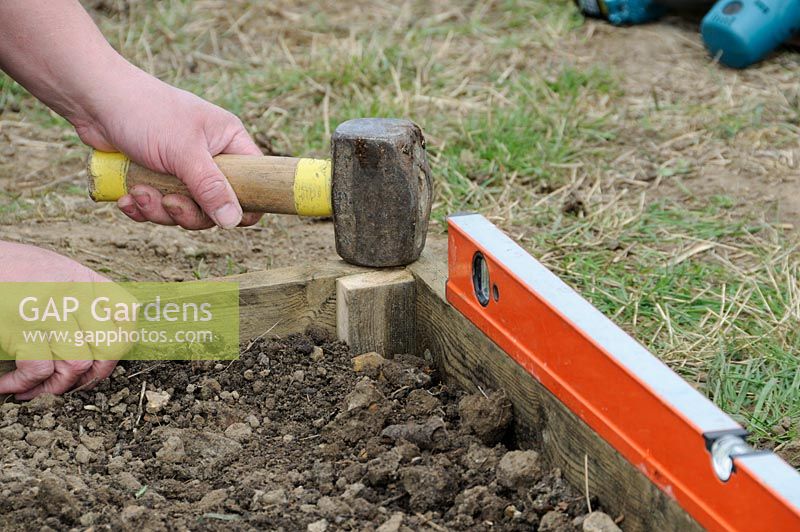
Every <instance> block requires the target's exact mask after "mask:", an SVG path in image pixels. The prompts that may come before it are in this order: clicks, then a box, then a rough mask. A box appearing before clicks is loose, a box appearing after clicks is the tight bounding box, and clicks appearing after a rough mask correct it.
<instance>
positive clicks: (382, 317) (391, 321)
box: [336, 270, 416, 356]
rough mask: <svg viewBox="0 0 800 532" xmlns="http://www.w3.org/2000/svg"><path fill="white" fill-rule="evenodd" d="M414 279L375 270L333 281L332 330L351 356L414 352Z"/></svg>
mask: <svg viewBox="0 0 800 532" xmlns="http://www.w3.org/2000/svg"><path fill="white" fill-rule="evenodd" d="M414 297H415V281H414V276H413V275H411V273H409V272H408V271H406V270H378V271H372V272H367V273H361V274H357V275H350V276H347V277H340V278H339V279H337V281H336V316H337V320H336V330H337V334H338V336H339V339H340V340H342V341H343V342H346V343H347V345H349V346H350V350H351V352H353V353H354V354H361V353H367V352H370V351H376V352H378V353H380V354H381V355H384V356H391V355H396V354H398V353H411V352H412V351H413V349H414V335H415V333H414V309H415V306H416V303H415V301H414Z"/></svg>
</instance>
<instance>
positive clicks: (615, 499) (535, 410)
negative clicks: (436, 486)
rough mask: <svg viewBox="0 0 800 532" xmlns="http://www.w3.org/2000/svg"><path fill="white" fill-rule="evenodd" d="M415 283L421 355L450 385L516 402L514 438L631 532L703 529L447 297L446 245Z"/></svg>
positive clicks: (424, 262) (427, 258) (431, 249)
mask: <svg viewBox="0 0 800 532" xmlns="http://www.w3.org/2000/svg"><path fill="white" fill-rule="evenodd" d="M409 270H410V271H411V272H412V273H413V274H414V277H415V278H416V279H417V310H416V316H417V326H416V331H417V342H416V353H417V354H418V356H426V358H431V357H432V358H433V360H435V361H436V363H437V364H438V366H439V369H440V371H441V372H442V374H443V375H444V376H445V380H447V381H449V382H450V383H453V384H457V385H459V386H461V387H463V388H465V389H467V390H473V391H474V390H477V389H478V387H480V388H481V389H483V390H487V389H503V390H505V391H506V393H507V394H508V396H509V398H510V399H511V402H512V403H513V404H514V414H515V428H514V431H515V438H516V440H517V442H518V444H519V445H520V446H522V447H526V446H531V445H536V446H537V447H539V448H540V449H541V450H542V455H543V456H544V458H545V459H546V461H547V462H548V463H549V465H550V466H551V467H558V468H560V469H561V470H562V472H563V473H564V477H565V478H566V479H567V480H568V481H569V482H570V483H571V484H572V485H573V486H574V487H575V488H576V489H577V490H579V491H580V492H581V493H582V492H583V491H584V482H585V474H584V460H585V459H586V460H588V478H589V492H590V494H591V495H593V496H597V497H598V499H599V501H600V504H601V505H602V506H603V508H604V509H605V510H606V511H607V512H608V513H609V514H611V515H613V516H619V515H622V516H624V521H623V524H622V526H623V528H624V529H626V530H701V527H700V526H699V525H698V524H697V523H696V522H695V521H694V520H693V519H692V518H691V517H690V516H689V515H688V514H687V513H686V512H685V511H684V510H683V509H682V508H681V507H680V506H679V505H678V504H677V502H675V500H674V499H672V498H670V497H669V496H667V495H666V494H665V493H664V492H662V491H661V490H660V489H658V488H657V487H656V486H655V485H654V484H652V483H651V482H650V480H649V479H648V478H647V477H646V476H645V475H644V474H643V473H641V472H640V471H639V470H638V469H637V468H636V467H635V466H634V465H632V464H631V463H630V462H628V461H627V460H626V459H625V458H623V457H622V456H621V455H620V454H619V453H618V452H617V451H616V450H615V449H614V448H613V447H611V445H609V444H608V443H606V442H605V440H603V439H602V438H600V437H599V436H598V435H597V434H596V433H595V432H594V431H593V430H592V429H591V428H590V427H589V426H588V425H586V424H585V423H584V422H583V421H581V420H580V419H579V418H578V417H577V416H575V415H574V414H573V413H572V412H571V411H570V410H569V409H567V408H566V407H565V406H564V405H563V404H562V403H561V402H560V401H559V400H558V399H557V398H556V397H555V396H554V395H553V394H551V393H550V392H549V391H548V390H547V389H546V388H545V387H544V386H542V385H541V384H540V383H539V382H538V381H537V380H536V379H535V378H533V377H532V376H531V375H530V374H528V373H527V372H526V371H525V370H524V369H523V368H522V367H521V366H519V365H518V364H517V363H516V362H515V361H514V360H513V359H512V358H511V357H509V356H508V355H507V354H506V353H505V352H504V351H503V350H501V349H500V348H499V347H498V346H497V345H496V344H495V343H494V342H492V341H491V340H490V339H489V338H488V337H486V336H485V335H484V334H483V333H482V332H481V331H480V330H479V329H478V328H477V327H476V326H475V325H473V324H472V323H471V322H470V321H469V320H467V318H465V317H464V316H463V315H462V314H461V313H460V312H458V311H457V310H455V309H454V308H453V307H451V306H450V305H449V304H448V303H447V301H446V299H445V283H446V280H447V252H446V242H444V243H443V242H431V243H429V245H428V249H427V250H426V252H425V253H424V254H423V256H422V258H421V259H420V260H419V261H418V262H416V263H415V264H413V265H411V266H410V267H409Z"/></svg>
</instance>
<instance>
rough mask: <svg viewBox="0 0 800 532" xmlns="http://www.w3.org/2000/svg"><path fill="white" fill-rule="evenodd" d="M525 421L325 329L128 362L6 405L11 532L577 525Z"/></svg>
mask: <svg viewBox="0 0 800 532" xmlns="http://www.w3.org/2000/svg"><path fill="white" fill-rule="evenodd" d="M356 369H358V371H356ZM511 423H513V412H512V408H511V405H510V403H509V401H508V400H507V399H506V398H505V396H504V395H503V394H502V393H499V392H487V393H486V394H477V395H467V394H465V393H463V392H462V391H459V390H456V389H453V388H450V387H448V386H446V385H445V384H443V383H442V382H440V380H439V378H438V376H437V374H436V372H435V371H434V370H432V369H431V368H430V367H429V366H428V364H427V363H426V362H425V361H424V360H421V359H418V358H415V357H411V356H406V355H398V356H396V357H395V358H394V359H392V360H385V359H383V358H381V357H379V356H378V355H374V354H373V355H368V356H366V357H365V356H361V357H359V358H358V359H356V363H354V362H353V361H352V360H351V356H350V354H349V353H348V350H347V348H346V346H344V345H343V344H341V343H338V342H335V341H333V340H332V338H331V336H329V335H328V334H327V333H326V332H324V331H321V330H309V331H308V332H307V333H306V334H303V335H293V336H289V337H287V338H285V339H278V338H273V339H260V340H257V341H255V342H253V343H252V344H251V345H249V346H247V348H246V349H244V350H243V353H242V356H241V358H240V360H238V361H234V362H226V363H225V364H220V363H216V362H208V361H203V362H160V363H153V362H152V361H150V362H124V363H122V364H121V365H120V366H119V367H118V368H117V369H116V370H115V373H114V375H113V376H112V378H111V379H109V380H107V381H105V382H103V383H101V384H100V385H99V386H98V387H97V388H96V389H94V390H91V391H88V390H80V391H76V392H73V393H70V394H67V395H66V396H63V397H55V396H51V395H45V396H41V397H39V398H37V399H35V400H33V401H30V402H28V403H14V402H6V403H5V404H3V405H2V406H1V407H0V440H2V443H1V444H0V462H1V463H2V468H1V469H0V490H1V492H0V529H3V530H22V529H31V528H35V529H42V530H48V529H49V530H53V529H54V530H66V529H70V528H92V529H94V530H100V529H109V528H111V529H128V530H133V529H138V530H164V529H171V530H172V529H174V530H185V529H201V530H223V529H224V530H230V529H234V530H247V529H273V530H306V529H308V530H314V531H320V530H325V529H337V530H338V529H346V530H347V529H349V530H376V529H377V530H381V531H384V532H386V531H391V530H395V531H396V530H410V529H411V530H418V529H435V530H442V529H444V528H447V529H455V530H467V529H469V530H481V529H489V528H492V529H494V530H532V529H536V528H537V527H538V528H539V529H540V530H573V529H577V528H578V527H579V526H580V525H581V523H582V521H583V520H584V519H585V515H584V514H585V512H586V510H585V508H586V501H585V499H584V497H583V496H582V495H581V494H579V493H576V492H575V491H573V490H571V489H570V488H569V487H568V486H567V484H566V482H565V481H564V480H563V479H562V478H561V475H560V473H559V471H558V470H553V471H548V470H547V469H546V468H545V467H544V465H543V464H542V461H541V460H540V458H539V455H538V454H537V453H536V451H534V450H524V451H523V450H513V445H512V442H511V441H510V440H509V434H510V431H509V430H508V429H509V425H510V424H511ZM593 506H596V504H594V505H593ZM594 517H597V516H596V515H595V516H593V518H594ZM602 517H603V518H604V519H606V520H607V521H608V519H607V518H606V516H602ZM587 524H588V523H587Z"/></svg>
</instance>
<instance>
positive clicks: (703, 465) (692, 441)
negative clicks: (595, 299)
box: [447, 213, 800, 529]
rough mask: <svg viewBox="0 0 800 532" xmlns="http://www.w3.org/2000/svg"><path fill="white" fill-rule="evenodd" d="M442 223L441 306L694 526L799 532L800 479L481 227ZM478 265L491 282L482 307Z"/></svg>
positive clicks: (478, 221) (520, 252)
mask: <svg viewBox="0 0 800 532" xmlns="http://www.w3.org/2000/svg"><path fill="white" fill-rule="evenodd" d="M448 225H449V243H448V273H449V275H448V281H447V299H448V301H449V302H450V303H451V304H452V305H453V306H454V307H456V308H457V309H458V310H459V311H461V312H462V313H463V314H464V315H465V316H466V317H467V318H469V319H470V321H472V322H473V323H474V324H475V325H477V326H478V327H479V328H480V329H481V330H482V331H483V332H484V333H485V334H487V336H489V337H490V338H491V339H492V340H493V341H494V342H495V343H497V344H498V345H499V346H500V347H501V348H503V350H504V351H506V352H507V353H508V354H509V355H511V356H512V358H514V359H515V360H516V361H517V362H518V363H519V364H520V365H521V366H523V367H524V368H525V369H526V370H527V371H528V372H529V373H530V374H531V375H533V376H534V377H535V378H536V379H537V380H539V381H540V382H541V383H542V384H543V385H545V387H547V388H548V389H549V390H550V391H551V392H552V393H553V394H554V395H556V396H557V397H558V398H559V399H560V400H561V401H562V402H564V403H565V405H566V406H568V407H569V408H570V409H571V410H573V412H575V413H576V414H577V415H578V416H579V417H581V419H583V420H584V421H585V422H586V423H587V424H589V426H591V427H592V428H593V429H594V430H595V431H596V432H598V434H599V435H600V436H602V437H603V438H604V439H605V440H606V441H608V442H609V443H610V444H612V445H613V446H614V447H615V448H616V449H617V450H618V451H619V452H620V453H621V454H622V455H623V456H625V457H626V458H627V459H628V460H629V461H630V462H631V463H632V464H633V465H634V466H636V467H638V468H639V469H640V470H642V471H643V472H645V474H647V475H648V477H650V478H651V480H653V482H654V483H655V484H656V485H658V486H659V487H660V488H661V489H662V490H663V491H665V492H666V493H668V494H670V495H671V496H673V497H674V498H676V499H677V500H678V502H679V503H680V504H681V505H682V506H683V507H684V508H685V509H686V510H687V511H688V512H689V513H690V514H691V515H693V516H694V517H695V518H696V519H697V520H698V522H700V523H701V524H703V525H705V526H708V527H711V528H734V529H745V528H751V529H752V526H756V528H764V527H768V528H772V529H775V528H774V527H775V526H777V525H781V524H792V525H795V526H797V527H800V474H798V473H797V472H796V471H795V470H794V469H793V468H791V467H790V466H789V465H788V464H786V463H785V462H783V460H781V459H780V458H779V457H778V456H776V455H774V454H773V453H769V452H766V453H765V452H756V451H753V450H752V449H751V448H750V447H749V446H747V444H746V443H745V442H744V439H743V438H744V437H745V436H746V434H747V433H746V431H745V430H744V429H743V428H742V427H741V426H740V425H739V424H738V423H736V422H735V421H734V420H733V419H732V418H731V417H730V416H728V415H727V414H725V413H724V412H722V411H721V410H720V409H719V408H718V407H717V406H716V405H714V404H713V403H712V402H711V401H709V400H708V399H707V398H706V397H705V396H703V395H702V394H701V393H700V392H698V391H697V390H695V389H694V388H693V387H692V386H691V385H689V384H688V383H687V382H686V381H685V380H683V379H682V378H681V377H680V376H678V375H677V374H676V373H674V372H673V371H672V370H670V369H669V368H668V367H667V366H666V365H665V364H664V363H663V362H661V361H660V360H658V359H657V358H656V357H655V356H653V355H652V354H651V353H650V352H649V351H648V350H647V349H646V348H644V347H643V346H642V345H641V344H639V343H638V342H637V341H636V340H634V339H633V338H631V337H630V336H629V335H628V334H627V333H625V332H624V331H623V330H622V329H620V328H619V327H618V326H617V325H616V324H614V323H613V322H612V321H611V320H610V319H608V318H607V317H606V316H605V315H603V314H602V313H601V312H600V311H599V310H598V309H596V308H595V307H593V306H592V305H591V304H590V303H589V302H587V301H586V300H585V299H583V298H582V297H581V296H580V295H579V294H578V293H577V292H575V291H574V290H573V289H571V288H570V287H569V286H567V285H566V283H564V282H563V281H562V280H561V279H559V278H558V277H557V276H556V275H554V274H553V273H552V272H550V271H549V270H548V269H547V268H545V267H544V266H543V265H542V264H540V263H539V262H538V261H536V260H535V259H534V258H533V257H531V256H530V255H529V254H528V253H527V252H526V251H525V250H524V249H522V248H521V247H520V246H518V245H517V244H516V243H515V242H514V241H513V240H511V239H510V238H509V237H508V236H506V235H505V234H504V233H503V232H502V231H500V230H499V229H498V228H497V227H495V226H494V225H493V224H492V223H490V222H489V221H488V220H486V218H484V217H483V216H480V215H477V214H469V213H464V214H457V215H453V216H451V217H449V218H448ZM476 257H481V258H482V259H483V260H485V263H486V264H485V265H483V267H484V268H485V269H484V271H485V272H487V273H488V275H489V278H494V280H495V281H497V284H495V283H494V282H489V281H488V280H486V281H487V283H489V284H492V285H493V286H492V287H491V289H488V285H487V290H489V291H486V292H485V293H484V291H482V293H481V294H480V295H481V297H480V298H479V297H478V294H476V287H477V285H476V283H477V282H478V280H476V278H475V272H474V264H476ZM478 262H479V261H478ZM498 285H499V286H498ZM491 292H494V294H493V295H494V297H490V298H489V300H488V301H487V299H486V295H487V294H489V293H491ZM479 299H480V301H479ZM521 316H525V317H523V318H521ZM545 333H554V334H555V333H558V335H559V338H558V339H557V340H551V339H550V338H548V336H551V335H550V334H545ZM567 348H569V349H572V351H570V355H571V356H564V350H565V349H567ZM598 371H599V372H603V374H601V375H593V374H592V372H598ZM611 387H613V388H611ZM623 392H624V393H628V394H630V396H624V397H620V396H619V394H622V393H623ZM615 394H617V397H616V398H614V397H612V396H614V395H615ZM634 418H635V419H634ZM665 434H668V435H670V437H669V438H666V439H665V438H664V435H665ZM676 438H679V439H678V440H677V441H676ZM766 508H769V509H771V510H774V512H773V513H774V515H771V517H770V519H767V520H766V521H765V520H764V513H763V512H764V510H765V509H766ZM748 515H749V516H750V517H749V518H748ZM755 515H760V518H759V520H756V519H755V518H754V516H755ZM767 515H770V514H767ZM751 519H752V521H751Z"/></svg>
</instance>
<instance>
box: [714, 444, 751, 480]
mask: <svg viewBox="0 0 800 532" xmlns="http://www.w3.org/2000/svg"><path fill="white" fill-rule="evenodd" d="M751 452H753V449H752V448H751V447H750V446H749V445H747V443H746V442H745V441H744V440H743V439H742V438H740V437H739V436H735V435H733V434H726V435H724V436H722V437H720V438H719V439H717V440H716V441H714V443H713V444H712V445H711V465H712V466H713V467H714V473H716V474H717V478H719V479H720V480H721V481H723V482H727V481H728V479H729V478H731V473H732V472H733V459H734V458H735V457H737V456H739V455H742V454H747V453H751Z"/></svg>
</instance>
